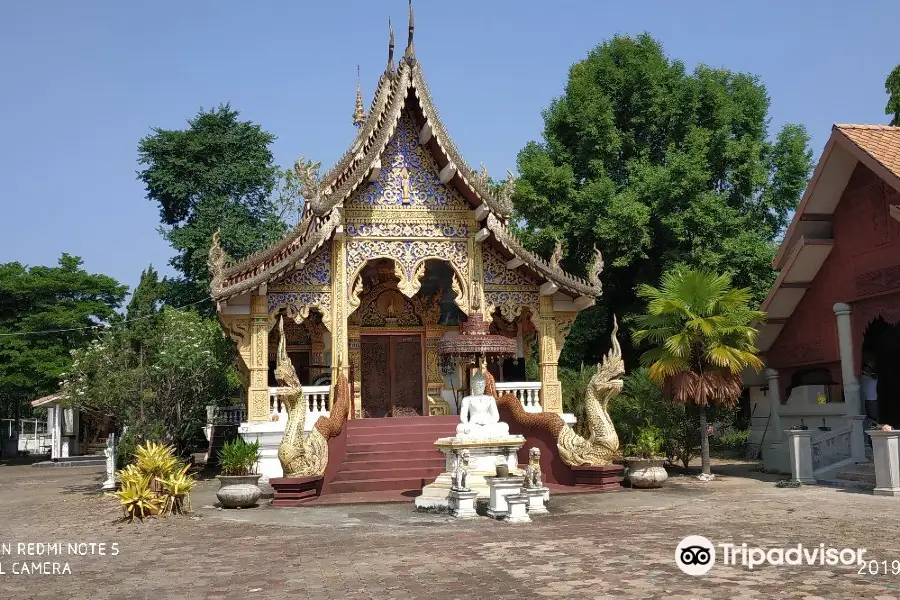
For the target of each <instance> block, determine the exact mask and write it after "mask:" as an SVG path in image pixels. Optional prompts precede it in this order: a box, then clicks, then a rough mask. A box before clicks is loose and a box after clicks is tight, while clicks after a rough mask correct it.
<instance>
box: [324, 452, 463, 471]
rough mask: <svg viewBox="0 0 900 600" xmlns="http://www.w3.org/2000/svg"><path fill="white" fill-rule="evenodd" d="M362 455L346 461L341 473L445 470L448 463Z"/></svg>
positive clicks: (438, 459)
mask: <svg viewBox="0 0 900 600" xmlns="http://www.w3.org/2000/svg"><path fill="white" fill-rule="evenodd" d="M368 456H369V455H362V456H361V457H359V458H355V459H353V460H346V459H345V460H344V464H343V466H342V467H341V473H343V472H345V471H365V470H367V469H414V468H418V469H431V468H434V467H438V468H441V469H443V468H444V466H445V464H446V462H445V461H444V459H442V458H441V457H439V456H437V457H434V456H433V457H429V458H408V457H406V456H403V455H394V456H391V457H390V458H387V457H384V458H368Z"/></svg>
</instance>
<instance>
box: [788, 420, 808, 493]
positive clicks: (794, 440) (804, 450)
mask: <svg viewBox="0 0 900 600" xmlns="http://www.w3.org/2000/svg"><path fill="white" fill-rule="evenodd" d="M784 435H785V436H786V437H787V439H788V444H789V446H790V452H791V479H794V480H795V481H799V482H800V483H806V484H812V483H816V478H815V476H814V475H813V462H812V444H811V443H810V441H811V439H812V431H810V430H808V429H807V430H799V431H798V430H793V429H792V430H788V431H785V432H784Z"/></svg>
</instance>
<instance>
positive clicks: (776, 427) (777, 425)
mask: <svg viewBox="0 0 900 600" xmlns="http://www.w3.org/2000/svg"><path fill="white" fill-rule="evenodd" d="M766 379H767V380H768V382H769V431H771V432H772V437H770V438H769V439H770V440H771V443H772V444H778V445H779V447H780V446H781V387H780V384H779V382H778V371H776V370H775V369H766Z"/></svg>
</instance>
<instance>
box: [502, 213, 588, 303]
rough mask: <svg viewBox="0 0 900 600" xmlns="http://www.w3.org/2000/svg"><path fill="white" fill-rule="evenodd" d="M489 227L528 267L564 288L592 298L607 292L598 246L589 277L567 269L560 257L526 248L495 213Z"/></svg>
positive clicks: (505, 246)
mask: <svg viewBox="0 0 900 600" xmlns="http://www.w3.org/2000/svg"><path fill="white" fill-rule="evenodd" d="M487 229H488V231H490V232H491V233H492V234H493V235H494V238H495V239H496V240H497V241H498V242H499V243H500V245H501V246H503V248H504V249H505V250H506V251H507V252H509V253H510V254H512V255H513V256H518V257H519V258H521V259H522V260H524V261H525V263H526V265H527V266H528V267H530V268H531V269H532V270H534V271H535V272H537V273H538V274H539V275H540V276H541V277H543V278H544V279H547V280H549V281H552V282H553V283H555V284H556V285H557V286H559V287H560V288H561V289H562V290H564V291H569V292H574V293H575V295H577V296H590V297H591V298H599V297H600V295H601V294H602V293H603V286H602V285H601V284H600V272H601V271H602V270H603V257H602V256H601V254H600V252H599V251H598V250H596V249H595V250H594V263H593V264H592V265H591V269H590V275H589V276H588V280H585V279H582V278H580V277H576V276H574V275H571V274H569V273H566V272H565V271H563V269H562V268H561V267H560V266H559V259H558V258H555V259H551V260H550V261H546V260H544V259H543V258H541V257H540V256H538V255H537V254H534V253H533V252H530V251H529V250H526V249H525V247H524V246H523V245H522V243H521V242H520V241H519V240H518V238H517V237H516V235H515V234H514V233H513V232H512V231H510V230H509V229H508V228H507V227H506V225H504V224H503V222H502V221H500V220H499V219H498V218H496V217H495V216H494V215H488V218H487ZM557 254H561V253H558V252H555V253H554V256H557Z"/></svg>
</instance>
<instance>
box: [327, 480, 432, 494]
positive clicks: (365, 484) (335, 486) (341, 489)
mask: <svg viewBox="0 0 900 600" xmlns="http://www.w3.org/2000/svg"><path fill="white" fill-rule="evenodd" d="M433 479H434V477H432V478H430V479H426V478H424V477H411V478H406V479H403V478H394V477H392V478H388V479H364V480H357V481H333V482H329V483H328V484H327V487H328V493H330V494H346V493H348V492H378V491H382V490H421V489H422V488H423V487H424V486H426V485H428V484H429V483H431V481H432V480H433Z"/></svg>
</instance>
